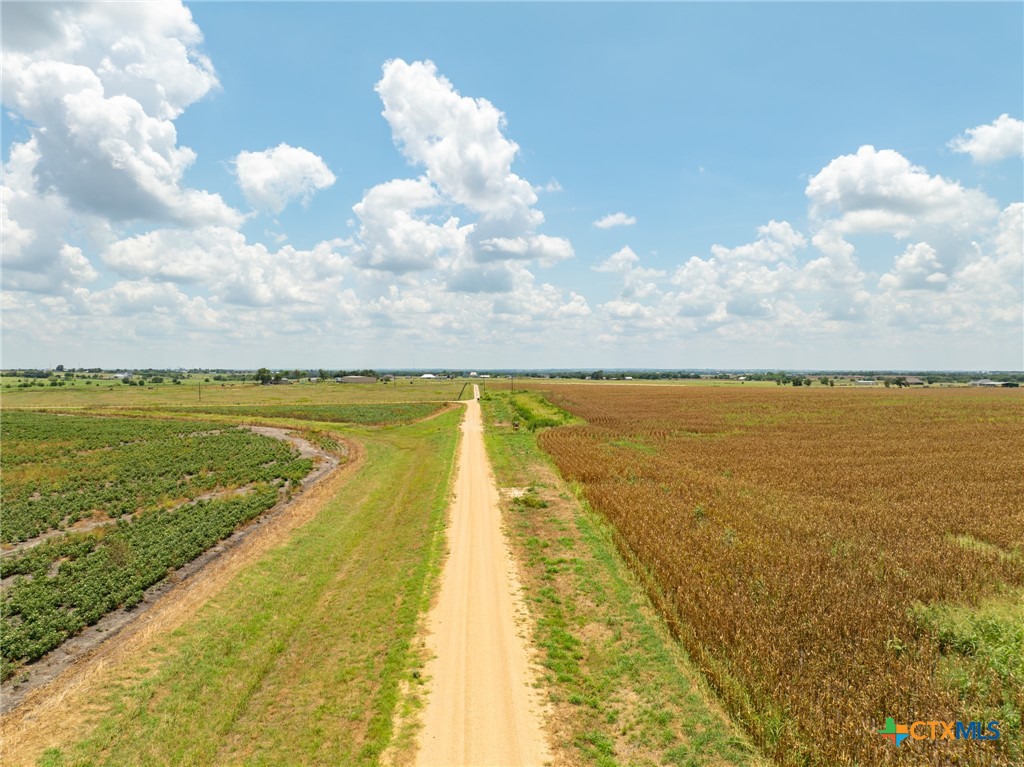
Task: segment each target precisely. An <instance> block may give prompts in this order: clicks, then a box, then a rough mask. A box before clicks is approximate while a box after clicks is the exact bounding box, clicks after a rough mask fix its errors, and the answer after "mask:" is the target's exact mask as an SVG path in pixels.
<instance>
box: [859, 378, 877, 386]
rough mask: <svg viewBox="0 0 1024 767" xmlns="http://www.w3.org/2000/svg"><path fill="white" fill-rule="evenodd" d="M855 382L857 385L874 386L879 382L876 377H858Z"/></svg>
mask: <svg viewBox="0 0 1024 767" xmlns="http://www.w3.org/2000/svg"><path fill="white" fill-rule="evenodd" d="M854 383H855V384H857V386H874V385H875V384H876V383H877V382H876V381H875V379H874V378H858V379H857V380H856V381H854Z"/></svg>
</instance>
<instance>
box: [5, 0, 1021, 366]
mask: <svg viewBox="0 0 1024 767" xmlns="http://www.w3.org/2000/svg"><path fill="white" fill-rule="evenodd" d="M1022 29H1024V6H1021V5H1020V4H1019V3H1001V4H979V3H970V4H954V3H910V4H885V3H876V4H841V3H790V4H777V3H755V4H741V3H727V4H698V3H657V4H618V3H604V4H588V3H565V4H539V3H538V4H509V3H503V4H476V3H453V4H429V3H417V4H370V3H363V4H348V3H308V4H301V3H286V4H277V3H196V4H186V5H185V6H182V5H180V4H178V3H165V4H158V5H154V4H133V5H131V6H128V7H126V6H124V5H122V6H112V5H102V4H100V5H95V4H85V3H83V4H74V5H70V6H66V7H65V6H51V5H47V4H32V5H31V6H29V5H22V4H18V3H5V4H4V48H5V53H4V58H5V61H4V70H5V72H4V84H3V95H4V116H3V136H4V139H3V140H4V162H5V169H4V171H5V172H4V279H3V283H4V284H3V287H4V316H3V357H4V359H3V364H4V365H5V366H7V367H10V366H18V365H55V364H57V363H58V362H60V363H63V364H66V365H69V366H72V365H94V364H98V365H109V366H131V365H135V366H150V365H152V366H163V365H166V366H178V365H186V366H195V365H224V366H237V367H256V366H260V365H270V366H296V365H309V366H314V367H319V366H327V367H360V366H403V365H412V364H415V365H418V366H422V367H432V366H436V367H447V366H458V367H489V366H531V367H532V366H537V367H541V366H543V367H548V366H552V367H576V366H600V367H624V366H643V367H704V366H713V367H821V368H982V369H1021V368H1022V367H1024V330H1022V315H1021V305H1022V291H1024V277H1022V261H1024V255H1022V253H1021V250H1022V246H1021V228H1022V223H1021V221H1022V217H1024V205H1022V204H1021V200H1022V197H1024V191H1022V190H1024V179H1022V167H1024V164H1022V151H1024V150H1022V147H1024V123H1021V119H1022V118H1024V32H1022ZM382 112H385V113H386V114H382ZM243 153H244V154H243ZM613 214H621V215H619V216H618V217H617V218H616V219H611V220H610V221H608V222H606V223H609V222H614V221H616V220H617V221H620V222H622V223H619V224H618V225H612V226H607V227H599V226H596V225H595V224H596V222H600V221H601V220H602V219H604V218H605V217H606V216H610V215H613Z"/></svg>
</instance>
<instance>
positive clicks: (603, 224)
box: [594, 211, 636, 229]
mask: <svg viewBox="0 0 1024 767" xmlns="http://www.w3.org/2000/svg"><path fill="white" fill-rule="evenodd" d="M635 223H636V216H627V215H626V214H625V213H622V212H621V211H620V212H619V213H609V214H608V215H607V216H605V217H604V218H599V219H598V220H597V221H595V222H594V226H596V227H597V228H598V229H611V228H612V227H613V226H633V224H635Z"/></svg>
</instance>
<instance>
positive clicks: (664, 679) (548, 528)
mask: <svg viewBox="0 0 1024 767" xmlns="http://www.w3.org/2000/svg"><path fill="white" fill-rule="evenodd" d="M482 404H483V408H484V418H485V427H486V432H485V439H486V441H487V447H488V452H489V453H490V457H491V461H492V463H493V466H494V470H495V474H496V477H497V480H498V484H499V487H501V488H503V495H504V497H505V508H504V514H505V519H506V527H507V530H508V531H509V534H510V538H511V541H512V544H513V548H514V550H515V552H516V554H517V558H518V559H519V560H520V561H521V562H522V563H523V570H522V577H523V583H524V588H525V591H526V594H527V598H528V600H529V601H530V609H531V611H532V612H533V614H534V617H535V618H536V620H537V634H536V637H535V638H536V643H537V646H538V649H539V652H540V662H541V664H542V667H543V687H544V689H545V690H546V691H547V694H548V696H549V700H550V709H551V714H552V715H551V718H550V719H549V724H550V730H551V731H552V732H553V733H554V736H555V743H554V744H553V745H554V746H555V748H556V749H557V750H558V752H559V753H560V754H561V758H562V759H563V760H564V762H560V763H565V764H571V765H607V766H610V765H617V764H622V765H654V764H665V765H679V766H680V767H683V766H685V767H697V765H722V766H724V765H763V764H766V762H765V760H763V759H762V758H761V757H760V756H759V755H758V754H757V752H756V751H755V749H754V748H753V747H752V746H751V745H750V744H749V742H748V741H747V740H746V738H745V737H744V736H743V735H742V734H741V733H740V732H739V730H738V729H737V728H736V727H735V726H734V725H732V724H731V723H730V722H729V720H728V718H727V717H726V716H725V715H724V713H723V712H722V711H721V709H720V708H718V707H717V705H716V704H715V703H714V702H713V701H712V699H711V698H712V696H710V695H709V694H708V691H707V689H706V688H705V687H704V686H702V684H701V683H700V681H699V674H697V673H696V672H695V671H694V669H693V668H692V666H691V665H690V664H689V662H688V660H687V659H686V657H685V655H684V653H683V652H682V651H681V650H680V649H679V647H678V644H677V643H676V642H675V641H674V640H673V638H672V637H671V635H670V634H669V632H668V631H667V629H666V628H665V626H664V624H663V622H662V621H661V619H660V617H659V616H658V615H657V614H656V612H655V611H654V609H653V608H652V606H651V605H650V602H649V601H648V599H647V597H646V595H645V594H644V591H643V588H642V586H641V585H640V584H639V583H638V582H637V580H636V579H635V578H634V577H633V576H632V575H631V573H630V572H629V570H628V568H627V567H626V565H625V564H624V563H623V561H622V559H621V558H620V556H619V555H618V552H617V551H616V549H615V544H614V542H613V539H612V537H611V534H610V531H609V530H608V528H607V526H606V525H605V523H604V522H603V521H601V519H600V518H599V516H598V515H596V514H594V513H593V512H591V511H589V510H588V508H587V506H586V503H585V502H583V503H582V504H581V502H580V500H579V499H578V498H577V497H576V496H575V495H574V494H573V493H572V489H571V488H570V487H569V486H567V485H566V484H565V483H564V482H562V481H561V480H560V479H559V478H558V476H557V474H556V473H555V472H554V471H553V469H552V466H551V464H550V462H549V459H548V458H547V457H546V456H545V455H544V453H543V452H542V451H541V450H540V448H539V447H538V446H537V441H536V434H535V433H534V432H533V430H532V429H530V428H527V427H528V426H530V425H534V424H538V423H549V422H558V423H565V422H568V421H572V420H573V419H572V418H571V417H570V416H568V414H566V413H565V412H564V411H560V410H558V409H557V408H554V407H552V406H551V405H550V404H547V403H544V402H543V401H541V400H539V399H538V398H537V397H536V395H529V394H520V393H518V392H517V393H516V394H515V395H514V396H510V395H508V394H507V393H494V394H491V395H489V396H488V397H485V398H484V401H483V403H482ZM515 420H519V421H521V422H522V426H521V428H519V429H514V428H513V426H512V422H513V421H515Z"/></svg>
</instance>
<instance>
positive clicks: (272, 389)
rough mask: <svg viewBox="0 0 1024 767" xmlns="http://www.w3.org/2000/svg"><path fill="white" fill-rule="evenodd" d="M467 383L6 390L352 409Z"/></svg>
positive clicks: (27, 395)
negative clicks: (350, 406)
mask: <svg viewBox="0 0 1024 767" xmlns="http://www.w3.org/2000/svg"><path fill="white" fill-rule="evenodd" d="M467 383H468V379H465V380H451V381H449V380H437V379H434V380H431V379H419V378H412V379H400V380H398V381H396V382H395V383H392V384H383V383H378V384H338V383H334V382H322V383H296V384H291V385H287V386H261V385H260V384H258V383H237V382H224V383H221V382H217V381H205V380H204V379H201V378H189V379H185V380H184V381H183V383H181V384H180V385H174V384H171V383H167V382H165V383H162V384H153V385H151V386H126V385H124V384H121V383H119V382H114V381H95V382H92V383H91V384H90V385H88V386H87V385H86V384H85V382H84V381H76V382H75V384H74V385H70V384H69V385H67V386H56V387H54V386H44V387H32V388H28V389H19V388H10V389H4V390H3V406H4V407H9V408H15V407H28V408H78V407H86V408H88V407H98V406H102V407H140V406H141V407H145V406H154V405H181V406H191V405H250V406H251V405H351V404H367V403H377V402H443V401H448V400H454V399H457V398H459V396H460V394H461V396H462V398H463V399H468V398H470V397H471V396H472V394H473V388H472V386H471V385H469V386H467V385H466V384H467Z"/></svg>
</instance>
